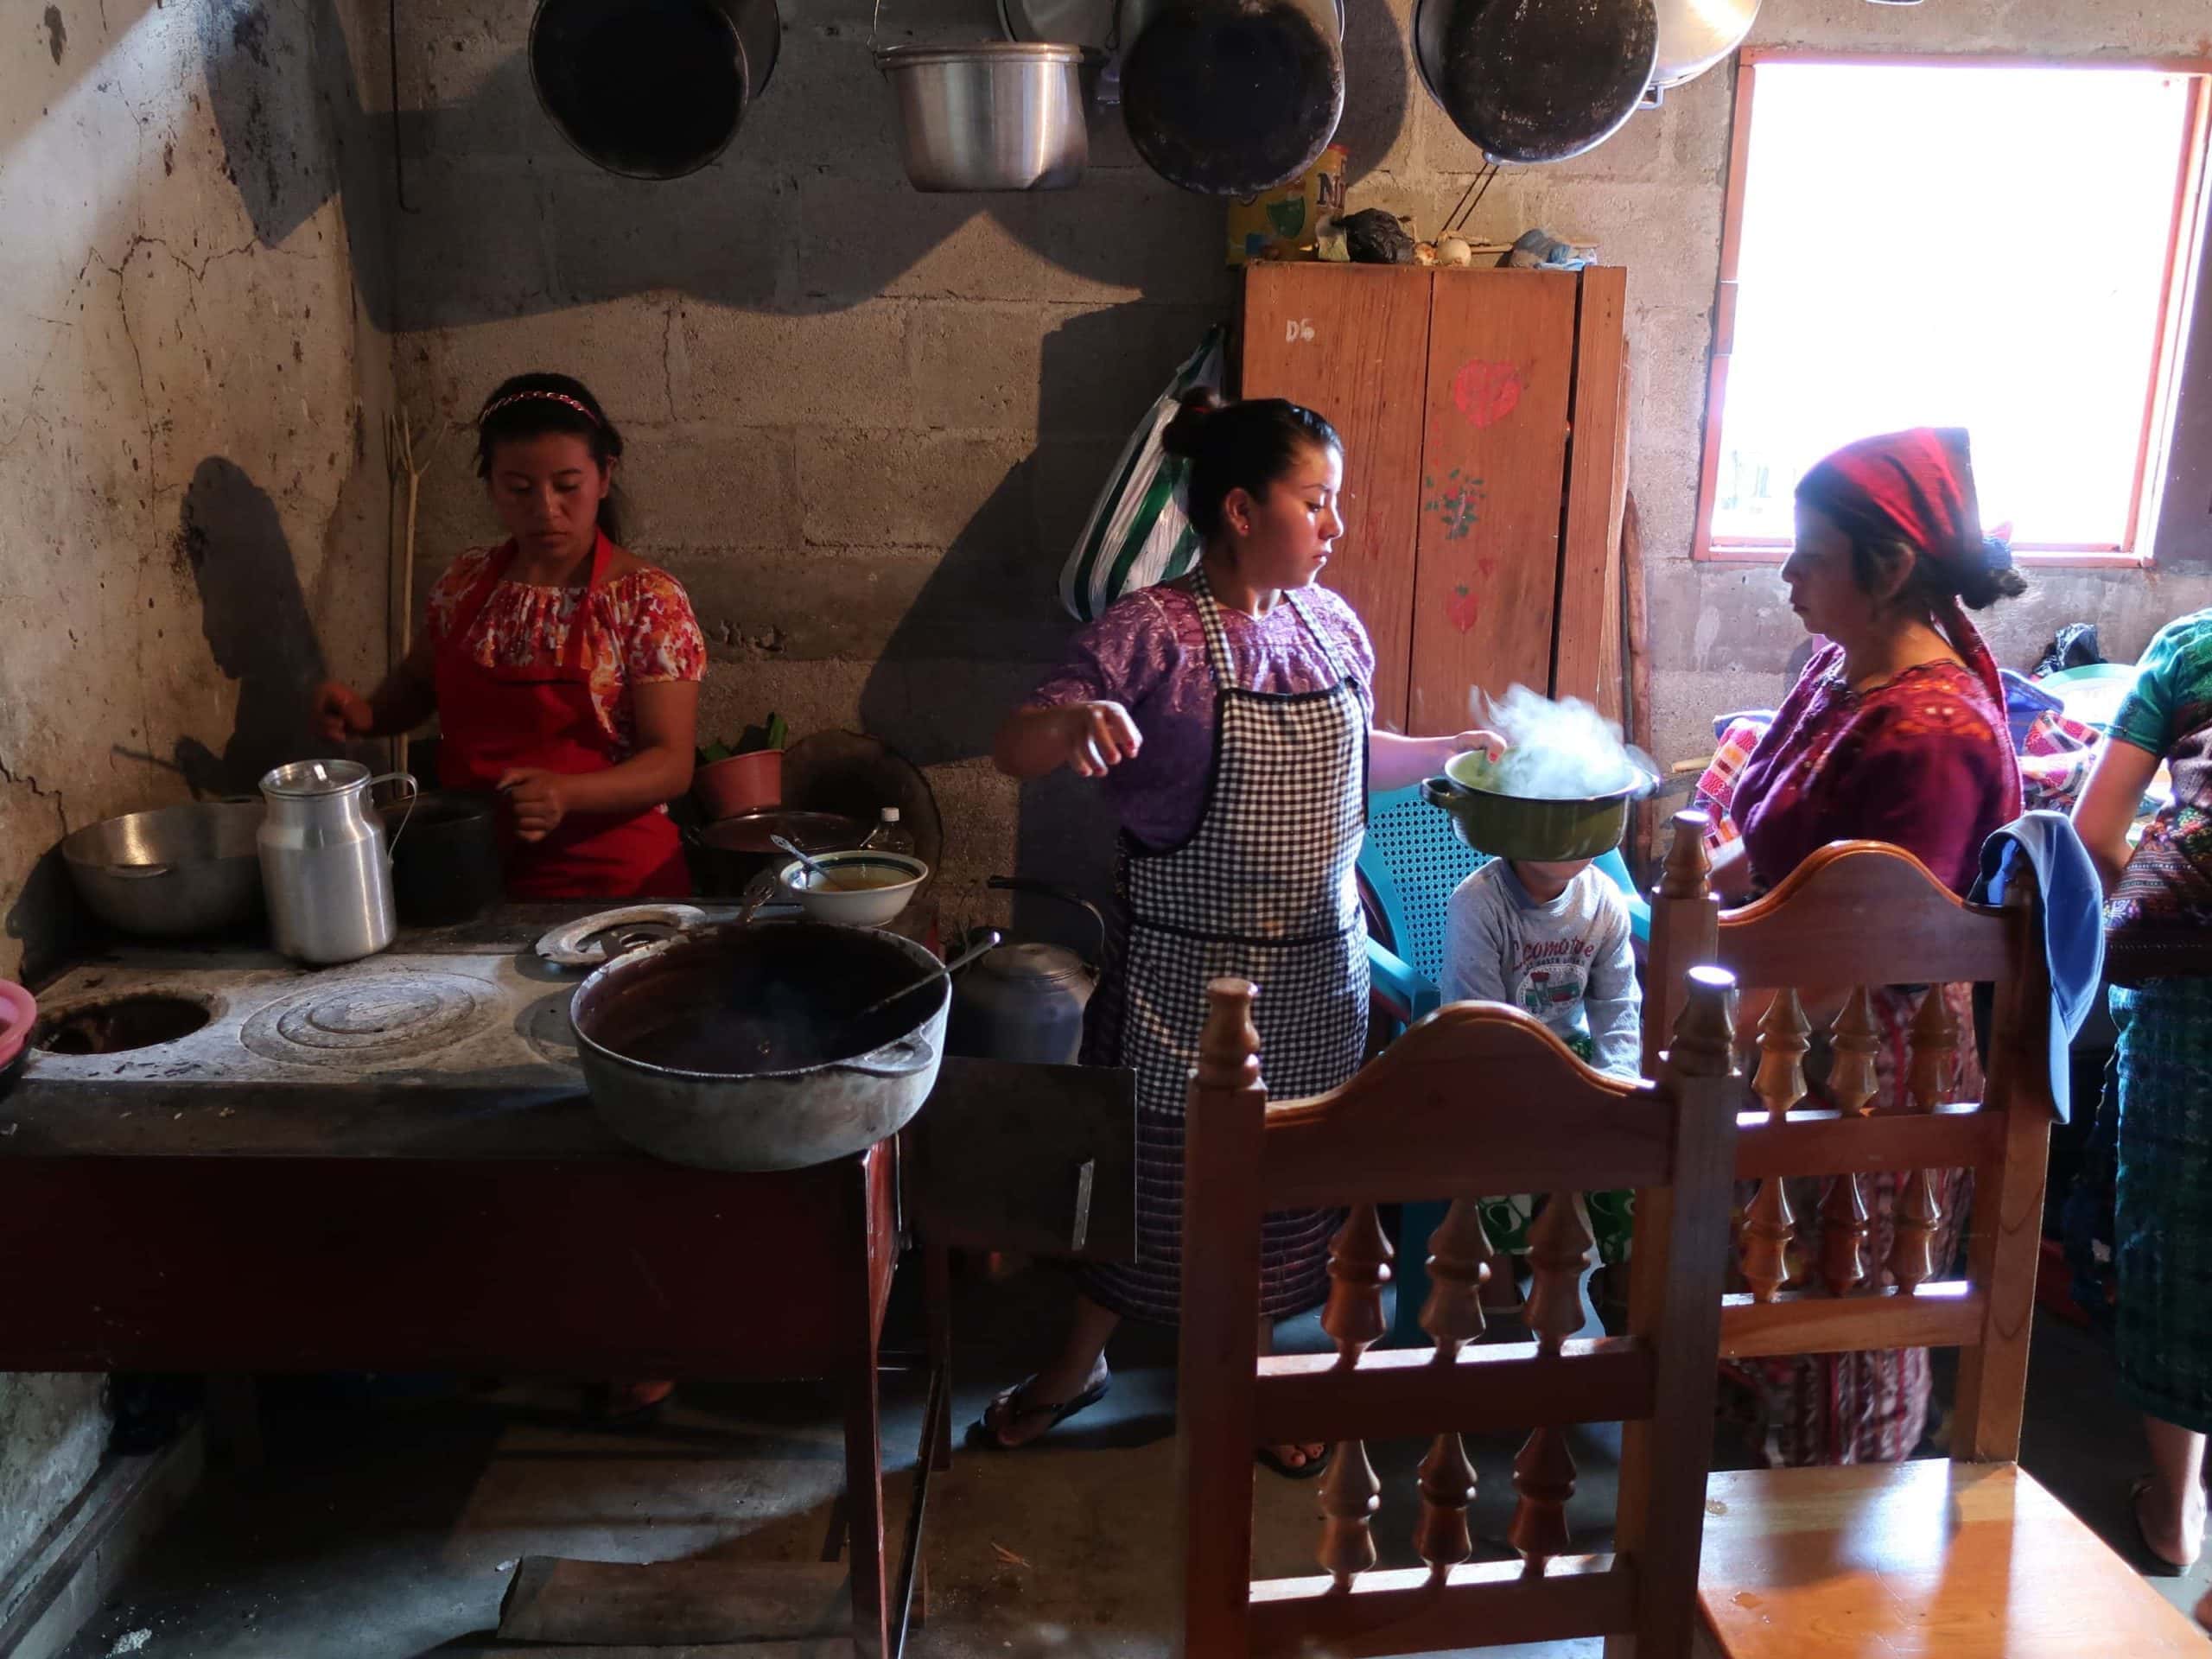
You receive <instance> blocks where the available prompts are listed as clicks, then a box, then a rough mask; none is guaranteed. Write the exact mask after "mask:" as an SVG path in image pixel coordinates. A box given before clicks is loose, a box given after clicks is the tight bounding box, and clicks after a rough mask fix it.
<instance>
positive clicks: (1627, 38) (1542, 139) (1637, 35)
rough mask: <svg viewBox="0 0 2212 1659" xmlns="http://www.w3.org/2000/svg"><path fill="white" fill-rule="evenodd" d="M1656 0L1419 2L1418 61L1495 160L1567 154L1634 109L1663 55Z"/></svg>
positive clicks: (1432, 88) (1431, 86)
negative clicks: (1655, 65)
mask: <svg viewBox="0 0 2212 1659" xmlns="http://www.w3.org/2000/svg"><path fill="white" fill-rule="evenodd" d="M1658 48H1659V20H1658V15H1657V13H1656V11H1655V10H1653V6H1652V0H1419V3H1418V4H1417V5H1416V6H1415V7H1414V64H1415V66H1416V67H1418V68H1419V69H1420V71H1421V84H1422V86H1426V87H1427V89H1428V95H1429V96H1430V97H1431V98H1433V99H1435V100H1436V102H1437V104H1438V105H1440V107H1441V108H1442V109H1443V111H1444V113H1445V114H1446V115H1448V116H1450V117H1451V118H1452V125H1454V126H1456V127H1458V128H1459V130H1460V131H1461V132H1462V133H1464V134H1465V135H1466V137H1467V139H1468V141H1469V142H1470V143H1472V144H1474V145H1475V146H1476V147H1477V148H1478V149H1481V150H1482V152H1483V153H1484V155H1486V156H1489V157H1490V158H1491V160H1492V161H1496V162H1563V161H1565V160H1567V158H1568V157H1569V156H1580V155H1581V154H1582V153H1583V151H1585V150H1586V149H1595V148H1596V147H1597V146H1598V145H1599V144H1601V143H1605V140H1606V139H1608V138H1610V137H1612V136H1613V134H1614V133H1615V132H1616V131H1618V130H1619V128H1620V126H1621V124H1622V123H1623V122H1624V121H1626V120H1627V119H1628V118H1629V117H1630V115H1632V114H1634V113H1635V111H1636V106H1637V103H1638V101H1639V100H1641V99H1642V98H1643V89H1644V88H1645V87H1646V86H1649V84H1650V81H1651V70H1652V66H1653V65H1654V63H1655V62H1656V60H1657V55H1658Z"/></svg>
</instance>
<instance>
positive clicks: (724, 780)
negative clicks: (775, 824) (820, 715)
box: [691, 714, 791, 823]
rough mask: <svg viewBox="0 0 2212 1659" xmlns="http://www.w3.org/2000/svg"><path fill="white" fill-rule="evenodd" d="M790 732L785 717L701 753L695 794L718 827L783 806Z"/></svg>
mask: <svg viewBox="0 0 2212 1659" xmlns="http://www.w3.org/2000/svg"><path fill="white" fill-rule="evenodd" d="M790 735H791V731H790V728H788V727H786V726H785V724H784V717H783V716H782V715H776V714H772V715H769V716H768V721H767V723H766V725H763V726H747V728H745V729H744V730H743V731H742V732H740V733H739V734H738V735H737V740H736V741H734V742H731V741H728V740H724V741H721V742H717V743H709V744H708V745H707V746H706V747H704V748H702V749H701V750H700V751H699V763H698V766H697V768H696V770H695V771H694V772H692V774H691V792H692V793H693V794H695V795H696V796H697V797H698V798H699V804H700V805H701V806H702V807H703V808H704V809H705V810H706V814H707V819H708V822H709V823H719V822H720V821H721V820H722V819H724V818H733V817H736V816H737V815H738V814H739V813H741V812H750V811H752V810H753V809H754V808H755V807H761V806H776V805H779V804H781V803H782V801H783V798H784V744H785V741H786V740H787V739H788V738H789V737H790Z"/></svg>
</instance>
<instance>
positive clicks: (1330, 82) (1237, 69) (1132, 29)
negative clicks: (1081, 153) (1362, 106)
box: [1118, 0, 1344, 196]
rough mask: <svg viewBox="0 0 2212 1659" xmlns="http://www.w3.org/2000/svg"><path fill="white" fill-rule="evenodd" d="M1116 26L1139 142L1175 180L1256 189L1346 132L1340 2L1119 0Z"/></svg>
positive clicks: (1289, 175)
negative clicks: (1341, 129)
mask: <svg viewBox="0 0 2212 1659" xmlns="http://www.w3.org/2000/svg"><path fill="white" fill-rule="evenodd" d="M1118 27H1119V29H1120V31H1121V39H1122V117H1123V118H1124V119H1125V120H1126V121H1127V123H1128V129H1129V139H1130V142H1131V143H1134V144H1135V146H1136V149H1137V153H1138V154H1139V155H1140V156H1143V157H1144V159H1145V161H1146V162H1147V164H1148V165H1150V167H1151V168H1152V169H1153V170H1154V172H1155V173H1158V174H1159V175H1160V176H1161V177H1162V178H1164V179H1166V180H1167V181H1168V182H1169V183H1171V184H1178V185H1180V186H1182V188H1184V189H1185V190H1194V191H1197V192H1198V193H1199V194H1202V195H1214V196H1249V195H1253V194H1257V193H1258V192H1260V191H1262V190H1270V189H1273V188H1274V187H1275V186H1276V185H1279V184H1283V183H1287V181H1290V180H1292V179H1294V178H1296V177H1298V176H1299V175H1300V174H1302V173H1304V172H1305V171H1306V168H1309V167H1311V166H1313V163H1314V162H1317V161H1319V159H1320V157H1321V152H1322V151H1323V150H1325V149H1327V148H1328V147H1329V140H1330V139H1332V138H1333V137H1336V132H1337V122H1338V119H1339V118H1341V117H1342V116H1343V114H1344V12H1343V9H1342V6H1341V3H1340V0H1121V11H1120V18H1119V23H1118Z"/></svg>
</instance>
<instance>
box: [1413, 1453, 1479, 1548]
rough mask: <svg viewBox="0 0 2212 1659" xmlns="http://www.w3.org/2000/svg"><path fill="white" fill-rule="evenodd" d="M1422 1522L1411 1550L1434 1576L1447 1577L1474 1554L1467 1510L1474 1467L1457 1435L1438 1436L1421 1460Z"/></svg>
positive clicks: (1415, 1534)
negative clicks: (1468, 1528)
mask: <svg viewBox="0 0 2212 1659" xmlns="http://www.w3.org/2000/svg"><path fill="white" fill-rule="evenodd" d="M1420 1478H1421V1521H1420V1523H1419V1524H1418V1525H1416V1526H1415V1527H1414V1551H1415V1552H1416V1553H1417V1554H1419V1555H1420V1556H1421V1560H1424V1561H1426V1562H1427V1563H1428V1566H1429V1570H1430V1571H1431V1572H1433V1573H1447V1572H1449V1571H1450V1570H1451V1569H1452V1568H1453V1567H1457V1566H1458V1565H1459V1563H1460V1562H1462V1561H1464V1560H1466V1559H1467V1557H1468V1556H1470V1555H1471V1554H1474V1553H1475V1545H1474V1540H1473V1539H1472V1538H1471V1536H1470V1535H1468V1532H1467V1506H1468V1505H1469V1504H1470V1503H1473V1502H1474V1498H1475V1466H1474V1465H1472V1464H1471V1463H1469V1462H1468V1461H1467V1448H1466V1447H1465V1446H1463V1445H1461V1444H1460V1441H1459V1436H1458V1435H1457V1434H1440V1435H1438V1436H1437V1437H1436V1439H1435V1440H1433V1441H1432V1442H1431V1443H1430V1445H1429V1448H1428V1455H1427V1457H1425V1458H1423V1459H1421V1470H1420Z"/></svg>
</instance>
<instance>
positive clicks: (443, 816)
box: [384, 790, 506, 927]
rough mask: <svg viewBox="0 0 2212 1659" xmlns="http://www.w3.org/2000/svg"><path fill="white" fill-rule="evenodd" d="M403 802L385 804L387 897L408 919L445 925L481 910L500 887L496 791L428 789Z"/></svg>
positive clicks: (502, 884) (503, 873) (418, 924)
mask: <svg viewBox="0 0 2212 1659" xmlns="http://www.w3.org/2000/svg"><path fill="white" fill-rule="evenodd" d="M403 817H404V809H402V808H400V807H397V806H388V807H386V808H385V809H384V823H385V843H386V844H387V845H388V846H390V847H391V849H392V851H391V897H392V902H393V904H394V905H396V906H397V907H398V911H399V919H400V920H401V921H403V922H404V923H406V924H407V925H409V926H410V927H446V926H450V925H452V924H454V923H455V922H466V921H469V920H471V919H473V918H475V917H478V916H481V915H482V914H483V913H484V912H486V911H487V910H489V909H490V908H491V907H492V906H493V904H495V903H497V902H498V900H499V896H500V895H501V894H502V893H505V891H506V870H505V865H504V864H503V862H502V861H501V860H500V857H499V797H498V796H496V795H486V794H482V793H479V792H477V791H471V790H433V791H430V792H429V794H427V795H424V796H422V797H420V798H418V799H417V800H416V803H415V816H414V817H412V818H411V819H408V820H407V821H406V822H407V833H406V834H405V835H404V836H400V835H397V830H398V829H399V825H400V823H401V821H402V818H403Z"/></svg>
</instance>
